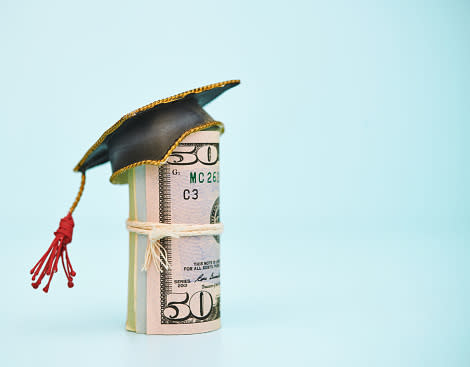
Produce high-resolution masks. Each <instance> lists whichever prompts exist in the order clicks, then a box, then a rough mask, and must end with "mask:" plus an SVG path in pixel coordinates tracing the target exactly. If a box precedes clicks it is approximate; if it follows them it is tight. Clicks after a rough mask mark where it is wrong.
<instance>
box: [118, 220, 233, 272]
mask: <svg viewBox="0 0 470 367" xmlns="http://www.w3.org/2000/svg"><path fill="white" fill-rule="evenodd" d="M126 226H127V230H128V231H129V232H133V233H137V234H140V235H145V236H148V238H149V241H148V244H147V248H146V250H145V262H144V264H143V266H142V269H141V270H142V271H147V270H148V269H149V267H150V264H151V263H152V262H153V264H154V265H155V268H156V269H157V270H158V271H159V272H163V269H165V270H168V269H169V268H170V263H169V262H168V257H167V252H166V249H165V248H164V247H163V246H162V244H161V243H160V240H161V239H162V238H165V237H173V238H180V237H193V236H216V235H220V234H221V233H222V232H223V231H224V225H223V224H222V223H208V224H167V223H157V222H140V221H135V220H127V221H126Z"/></svg>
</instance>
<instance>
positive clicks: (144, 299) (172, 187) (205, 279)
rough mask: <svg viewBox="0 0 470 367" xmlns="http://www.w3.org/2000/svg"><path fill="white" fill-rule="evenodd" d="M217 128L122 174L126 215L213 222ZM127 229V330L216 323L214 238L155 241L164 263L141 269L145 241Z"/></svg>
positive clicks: (177, 329)
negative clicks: (159, 160) (125, 185)
mask: <svg viewBox="0 0 470 367" xmlns="http://www.w3.org/2000/svg"><path fill="white" fill-rule="evenodd" d="M219 137H220V132H219V131H218V130H214V131H210V130H205V131H199V132H195V133H193V134H190V135H188V136H187V137H186V138H185V139H184V140H183V141H182V142H181V143H180V144H179V145H178V146H177V147H176V149H175V150H174V151H173V152H172V154H171V155H170V156H169V158H168V159H167V161H166V163H164V164H163V165H161V166H159V167H157V166H153V165H142V166H138V167H135V168H133V169H132V170H131V171H130V172H129V174H128V183H129V203H130V205H129V219H130V220H135V221H141V222H158V223H165V224H208V223H218V222H219V181H220V174H219ZM149 241H150V240H149V238H148V236H146V235H142V234H137V233H132V232H131V233H130V238H129V252H130V257H129V285H128V289H129V293H128V314H127V322H126V328H127V329H128V330H131V331H135V332H137V333H146V334H193V333H202V332H207V331H211V330H216V329H218V328H219V327H220V258H219V254H220V237H219V236H218V235H210V236H194V237H181V238H172V237H164V238H163V239H161V240H160V244H161V246H162V247H163V248H164V249H165V250H166V253H167V259H168V263H169V268H168V269H166V268H165V267H160V269H158V268H157V267H156V266H154V265H153V264H151V266H149V267H148V269H147V270H146V271H145V270H142V267H143V265H144V263H145V252H146V249H147V246H148V244H149Z"/></svg>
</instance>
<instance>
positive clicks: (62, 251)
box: [30, 213, 76, 293]
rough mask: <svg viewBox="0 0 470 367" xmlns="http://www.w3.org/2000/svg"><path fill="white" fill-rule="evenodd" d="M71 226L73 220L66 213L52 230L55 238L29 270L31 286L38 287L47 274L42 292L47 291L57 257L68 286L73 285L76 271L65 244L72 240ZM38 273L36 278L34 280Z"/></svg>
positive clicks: (56, 263) (55, 266)
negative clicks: (55, 229) (54, 229)
mask: <svg viewBox="0 0 470 367" xmlns="http://www.w3.org/2000/svg"><path fill="white" fill-rule="evenodd" d="M73 226H74V222H73V218H72V214H71V213H69V214H67V215H66V216H65V217H64V218H62V219H61V220H60V225H59V228H58V229H57V231H55V232H54V234H55V238H54V240H53V241H52V244H51V245H50V246H49V249H48V250H47V251H46V253H45V254H44V255H43V256H42V257H41V259H40V260H39V261H38V262H37V264H36V265H35V266H34V268H32V269H31V271H30V273H31V274H33V278H32V280H33V283H32V284H31V285H32V286H33V288H35V289H36V288H38V287H39V285H40V284H41V281H42V279H43V278H44V277H45V276H46V275H48V276H49V281H48V282H47V285H46V286H45V287H44V288H43V290H44V292H46V293H47V291H48V290H49V285H50V284H51V281H52V277H53V276H54V273H56V272H57V265H58V263H59V259H60V260H62V267H63V268H64V272H65V276H66V277H67V279H68V286H69V288H72V287H73V277H74V276H75V275H76V273H75V271H74V270H73V268H72V264H71V263H70V259H69V254H68V252H67V245H68V244H69V243H70V242H72V233H73ZM64 258H65V262H64ZM41 269H42V271H41ZM38 275H39V278H38V280H37V281H36V282H34V280H35V279H36V277H37V276H38Z"/></svg>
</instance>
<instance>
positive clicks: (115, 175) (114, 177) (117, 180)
mask: <svg viewBox="0 0 470 367" xmlns="http://www.w3.org/2000/svg"><path fill="white" fill-rule="evenodd" d="M212 126H220V128H221V131H220V133H221V134H222V133H223V132H224V124H223V123H222V122H220V121H209V122H206V123H205V124H202V125H200V126H196V127H193V128H192V129H189V130H186V131H185V132H184V133H183V134H182V135H181V136H180V137H179V138H178V139H177V140H176V141H175V142H174V143H173V145H172V146H171V147H170V149H168V151H167V152H166V154H165V155H164V156H163V158H162V159H160V160H158V161H154V160H145V161H140V162H135V163H132V164H129V165H128V166H126V167H123V168H121V169H119V170H117V171H116V172H114V173H113V174H112V175H111V177H110V179H109V181H110V182H111V183H113V184H119V183H127V180H125V181H124V180H121V179H120V176H121V175H122V174H123V173H125V172H126V171H127V170H130V169H131V168H135V167H138V166H142V165H144V164H149V165H152V166H161V165H162V164H164V163H165V161H166V160H167V159H168V157H169V156H170V155H171V153H173V151H174V150H175V149H176V147H177V146H178V144H179V143H181V141H182V140H183V139H184V138H186V137H187V136H188V135H190V134H192V133H195V132H197V131H201V130H205V129H207V128H209V127H212Z"/></svg>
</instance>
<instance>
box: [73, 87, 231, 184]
mask: <svg viewBox="0 0 470 367" xmlns="http://www.w3.org/2000/svg"><path fill="white" fill-rule="evenodd" d="M234 83H236V84H238V83H240V81H239V80H227V81H225V82H219V83H214V84H209V85H206V86H204V87H200V88H196V89H192V90H188V91H186V92H183V93H179V94H176V95H174V96H171V97H168V98H164V99H159V100H158V101H155V102H152V103H150V104H148V105H145V106H143V107H140V108H138V109H136V110H134V111H132V112H129V113H127V114H125V115H124V116H122V117H121V118H120V119H119V121H118V122H116V123H115V124H114V125H113V126H111V127H110V128H109V129H108V130H106V131H105V132H104V133H103V135H101V136H100V138H99V139H98V140H97V141H96V143H95V144H93V145H92V146H91V148H90V149H88V151H87V152H86V153H85V155H84V156H83V158H82V159H81V160H80V162H78V164H77V165H76V166H75V168H74V169H73V170H74V171H75V172H77V171H79V170H80V168H81V167H82V165H83V164H84V163H85V161H86V160H87V159H88V157H89V156H90V154H91V153H93V151H94V150H95V149H96V148H97V147H98V146H100V145H101V144H102V143H103V142H104V140H105V139H106V137H107V136H108V135H110V134H112V133H113V132H115V131H116V130H117V129H118V128H119V127H120V126H121V125H122V124H123V123H124V122H126V121H127V120H128V119H130V118H131V117H133V116H135V115H136V114H137V113H139V112H143V111H147V110H149V109H151V108H153V107H155V106H157V105H159V104H164V103H170V102H174V101H177V100H179V99H182V98H184V97H186V96H187V95H189V94H198V93H202V92H205V91H207V90H210V89H214V88H220V87H223V86H225V85H226V84H234ZM118 172H119V171H118ZM116 173H117V172H115V173H114V174H113V176H114V175H116ZM113 176H111V178H113Z"/></svg>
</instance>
